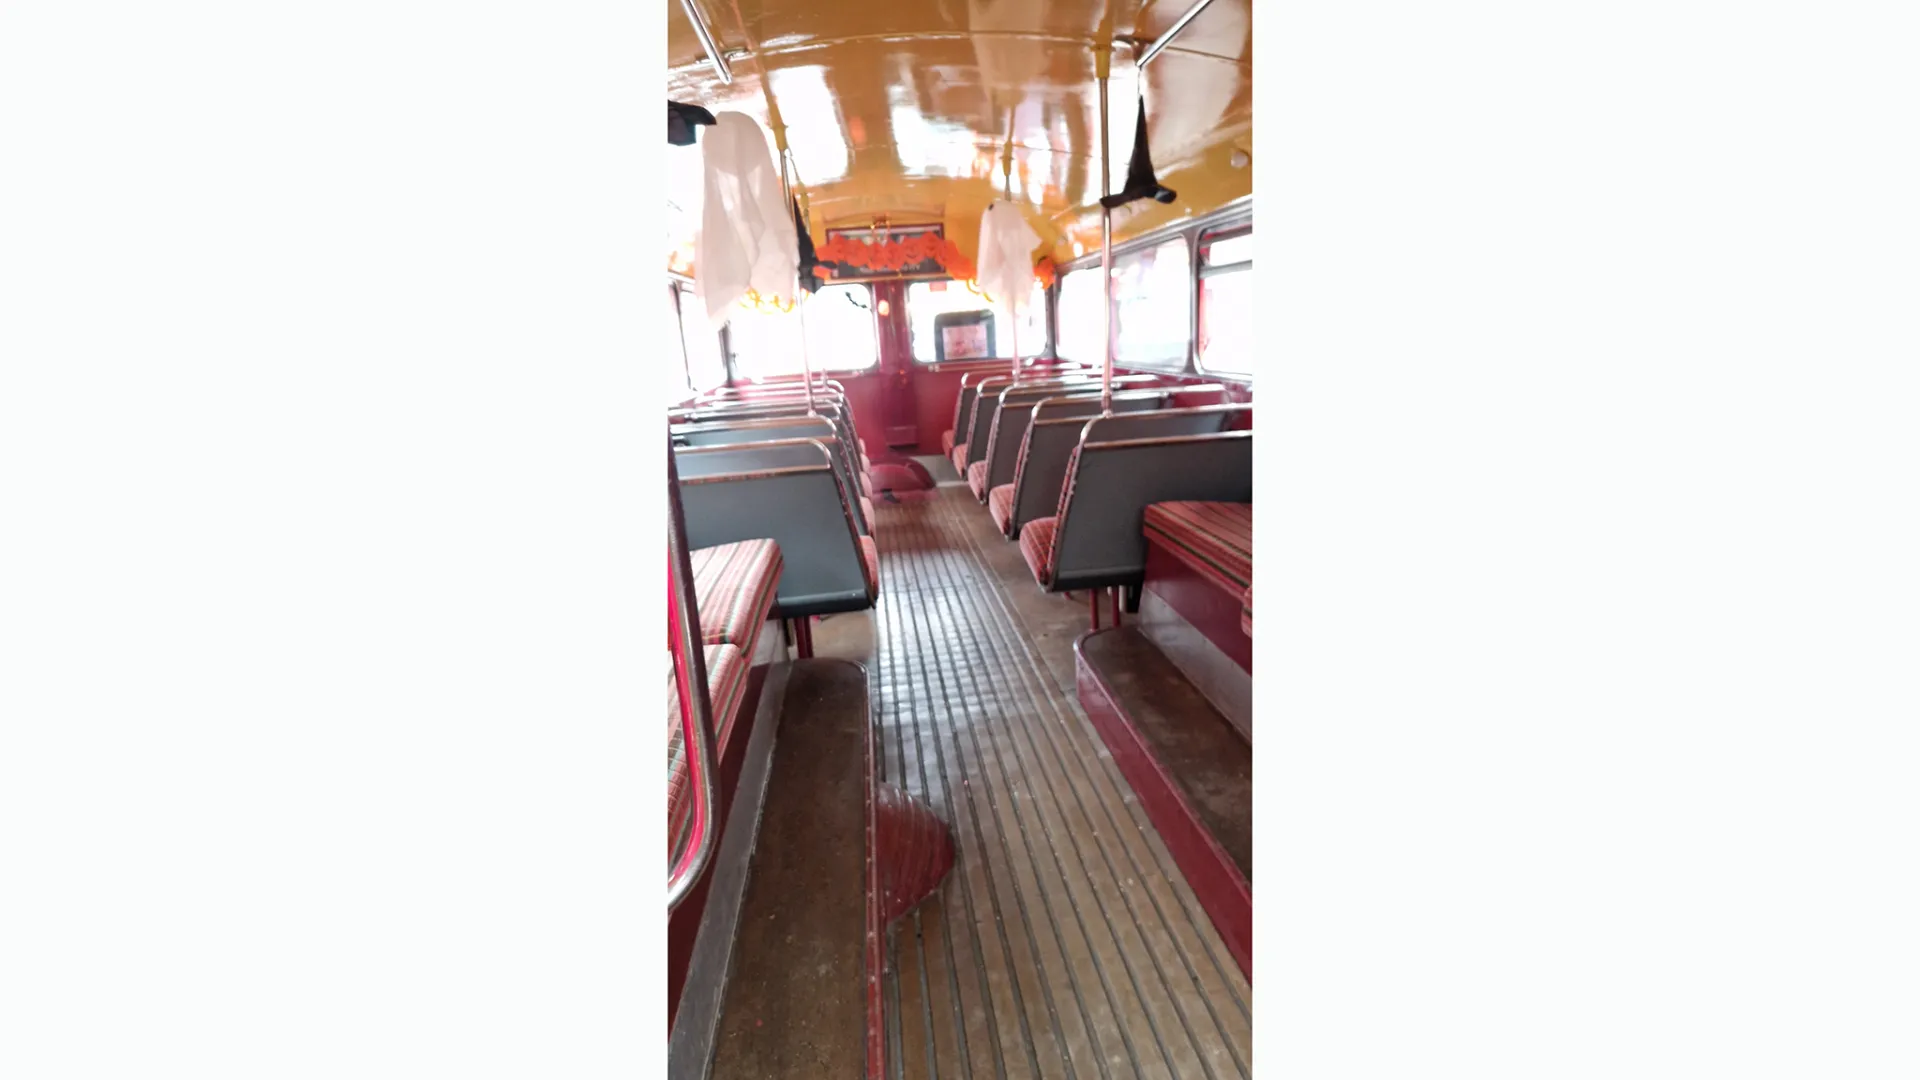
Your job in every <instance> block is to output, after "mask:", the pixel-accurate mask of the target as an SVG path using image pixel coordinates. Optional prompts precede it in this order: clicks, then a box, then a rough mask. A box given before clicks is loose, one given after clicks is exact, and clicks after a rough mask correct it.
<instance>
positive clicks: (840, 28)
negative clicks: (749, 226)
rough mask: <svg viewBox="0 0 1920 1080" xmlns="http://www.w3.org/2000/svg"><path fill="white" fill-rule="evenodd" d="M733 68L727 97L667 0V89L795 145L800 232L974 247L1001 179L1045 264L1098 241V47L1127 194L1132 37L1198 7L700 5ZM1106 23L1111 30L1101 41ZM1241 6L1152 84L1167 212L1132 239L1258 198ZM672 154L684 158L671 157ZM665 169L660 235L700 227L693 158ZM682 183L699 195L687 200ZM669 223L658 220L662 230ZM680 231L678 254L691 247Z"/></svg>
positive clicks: (923, 1)
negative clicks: (895, 230)
mask: <svg viewBox="0 0 1920 1080" xmlns="http://www.w3.org/2000/svg"><path fill="white" fill-rule="evenodd" d="M696 3H697V4H698V6H699V7H700V8H701V10H702V11H703V12H704V13H705V15H706V16H707V20H708V25H709V27H710V29H711V30H712V32H713V35H714V37H715V38H716V39H717V41H718V42H719V44H720V46H721V48H722V49H724V50H726V51H727V53H728V59H729V63H730V65H731V67H732V70H733V73H734V82H733V84H732V85H731V86H726V85H722V84H721V83H720V82H719V80H718V78H717V76H716V75H715V74H714V72H713V70H712V67H711V66H710V65H709V64H708V62H707V60H706V56H705V53H704V52H703V51H702V50H701V48H700V44H699V41H698V39H697V38H696V36H695V34H694V32H693V30H692V27H691V25H690V24H689V23H688V21H687V18H686V15H685V13H684V12H683V11H682V10H681V7H680V3H679V0H667V3H666V13H665V14H666V18H667V27H668V65H669V67H668V72H667V94H668V97H669V98H671V99H673V100H676V101H687V102H695V103H698V104H701V105H704V106H705V107H707V108H709V109H713V110H716V111H718V110H722V109H734V110H738V111H740V112H744V113H746V114H748V115H750V116H752V117H754V118H755V119H756V120H758V121H759V122H760V123H762V124H763V125H767V126H769V127H771V124H770V116H771V115H772V114H771V113H770V110H769V108H768V102H767V96H768V91H769V90H771V94H772V97H773V98H774V107H775V110H777V115H778V116H779V117H780V118H781V119H782V120H784V122H785V124H786V125H787V141H788V146H789V147H790V150H791V160H792V165H793V168H794V171H795V173H796V179H797V181H798V183H799V186H800V189H801V190H802V191H803V192H804V194H805V198H806V203H807V207H808V212H809V218H810V224H811V225H812V227H813V229H814V230H815V234H816V236H818V235H819V234H820V232H821V230H822V229H824V228H825V227H826V226H828V225H839V224H850V223H856V222H858V223H866V222H869V221H871V220H872V219H873V218H875V217H878V216H882V215H885V216H888V217H890V218H892V219H893V220H895V221H907V220H937V221H943V222H945V223H946V226H947V235H948V236H949V237H950V238H952V239H953V240H954V241H955V242H956V243H958V244H959V245H960V246H961V248H962V249H963V250H968V251H971V249H972V245H973V243H974V240H975V235H974V234H975V233H976V232H977V230H978V227H979V218H980V214H981V212H982V211H984V210H985V208H986V206H987V204H988V203H989V202H990V201H992V200H993V199H994V198H996V197H998V196H999V195H1000V193H1001V191H1002V189H1003V186H1004V185H1008V184H1009V181H1008V180H1007V179H1004V178H1003V175H1002V155H1003V153H1004V152H1005V148H1006V145H1007V143H1008V141H1009V139H1011V141H1012V143H1013V169H1012V177H1011V180H1010V186H1011V188H1012V190H1013V192H1014V196H1015V197H1016V198H1017V199H1020V200H1022V201H1024V202H1026V203H1028V204H1029V205H1031V206H1034V207H1036V208H1037V210H1038V212H1037V213H1036V214H1032V215H1029V216H1030V218H1031V219H1033V220H1034V222H1035V225H1036V227H1039V228H1040V229H1041V231H1042V234H1043V238H1044V239H1045V240H1046V241H1048V242H1049V243H1051V244H1053V245H1054V255H1055V258H1056V259H1060V260H1065V259H1069V258H1072V257H1073V251H1074V245H1075V244H1076V243H1077V244H1079V245H1081V246H1082V247H1083V248H1085V249H1088V250H1092V249H1097V248H1098V246H1099V237H1100V217H1099V210H1098V207H1097V205H1096V201H1097V200H1098V198H1099V196H1100V168H1099V135H1098V131H1099V105H1098V90H1097V82H1096V80H1095V77H1094V71H1095V67H1094V46H1095V43H1096V42H1101V41H1105V40H1107V35H1108V33H1109V32H1111V33H1113V34H1117V35H1119V36H1120V37H1121V38H1122V39H1123V40H1122V42H1121V44H1119V45H1118V46H1117V47H1116V48H1115V52H1114V63H1113V73H1112V79H1111V81H1110V84H1109V100H1110V104H1111V109H1110V116H1109V122H1110V123H1109V132H1110V139H1111V147H1110V157H1109V164H1110V168H1111V170H1112V183H1113V186H1114V187H1115V188H1117V187H1119V186H1120V184H1121V182H1122V179H1123V177H1124V176H1125V174H1126V165H1127V159H1128V156H1129V155H1130V153H1131V151H1132V145H1133V130H1134V114H1135V109H1136V108H1137V107H1138V106H1137V94H1138V92H1139V89H1138V75H1137V69H1136V68H1135V67H1134V65H1133V63H1132V57H1133V55H1134V54H1133V52H1132V46H1130V45H1129V44H1128V43H1127V42H1126V40H1125V39H1127V38H1129V37H1131V38H1135V39H1138V40H1141V41H1145V40H1151V39H1152V38H1153V37H1154V36H1156V35H1158V34H1159V33H1160V32H1161V31H1162V30H1164V29H1166V28H1167V27H1168V26H1170V25H1171V24H1172V23H1173V22H1174V21H1175V20H1176V19H1178V18H1179V17H1180V15H1181V14H1182V13H1184V12H1185V11H1186V9H1187V8H1188V6H1189V5H1190V3H1191V0H1146V2H1144V3H1143V2H1141V0H1113V3H1112V4H1111V6H1110V5H1109V4H1107V3H1104V2H1102V3H1095V2H1092V0H1072V2H1046V3H1036V2H1035V0H965V2H959V0H886V2H881V3H870V4H869V3H860V4H856V3H846V2H843V0H696ZM1108 28H1110V30H1109V29H1108ZM1252 76H1253V42H1252V12H1251V0H1214V3H1213V4H1211V5H1210V6H1209V7H1208V8H1207V10H1206V11H1204V12H1202V13H1201V14H1200V15H1199V16H1198V17H1197V18H1195V19H1194V20H1193V21H1192V22H1191V23H1189V24H1188V25H1187V27H1186V29H1185V30H1184V31H1183V32H1182V33H1181V35H1180V37H1179V38H1178V39H1176V41H1175V42H1174V43H1173V45H1172V46H1170V47H1169V48H1167V49H1166V50H1165V51H1163V52H1162V53H1161V54H1160V55H1159V56H1158V57H1156V58H1155V60H1154V62H1153V64H1152V65H1151V66H1149V68H1148V69H1147V72H1146V87H1145V92H1146V99H1147V107H1148V115H1149V131H1150V134H1151V138H1152V145H1153V157H1154V163H1155V165H1156V167H1157V169H1158V171H1159V174H1160V179H1161V181H1162V182H1163V183H1164V184H1166V186H1168V187H1170V188H1173V189H1174V190H1176V191H1177V192H1179V198H1178V199H1177V200H1176V201H1175V202H1174V203H1173V204H1172V205H1161V204H1158V203H1143V204H1135V205H1134V206H1130V207H1127V208H1125V210H1123V211H1122V212H1121V213H1119V214H1116V215H1115V217H1116V225H1115V228H1116V238H1117V239H1122V240H1124V239H1125V238H1126V237H1127V236H1131V235H1137V234H1139V233H1140V232H1144V231H1146V230H1149V229H1153V228H1156V227H1158V226H1160V225H1163V224H1167V223H1169V222H1172V221H1176V220H1179V219H1180V218H1182V217H1185V216H1193V215H1199V214H1203V213H1206V212H1207V211H1209V210H1212V209H1214V208H1216V207H1218V206H1221V205H1223V204H1225V203H1228V202H1231V201H1233V200H1235V199H1238V198H1241V197H1244V196H1246V195H1249V194H1251V193H1252V185H1253V177H1252V169H1250V168H1242V169H1236V168H1233V167H1232V166H1231V165H1230V163H1229V159H1230V158H1231V156H1232V155H1233V153H1234V151H1235V150H1236V149H1243V150H1250V149H1251V146H1252V131H1253V123H1252V121H1253V98H1252ZM669 153H670V155H679V154H691V153H692V151H691V149H690V148H669ZM691 160H692V161H693V165H692V167H691V168H690V169H689V168H687V167H686V166H684V165H676V166H675V167H674V168H673V169H671V170H670V174H669V190H670V192H671V196H670V197H671V200H672V201H673V202H674V203H676V204H678V206H679V207H680V214H679V218H678V222H677V224H670V225H669V231H670V232H673V231H675V230H676V229H677V230H688V229H690V227H691V226H692V225H693V224H695V223H697V222H698V220H699V211H698V206H699V194H698V188H699V186H700V185H699V173H698V161H697V157H695V158H691ZM689 187H691V189H692V190H691V191H689V190H688V188H689ZM672 216H673V215H672V214H671V212H670V218H671V217H672ZM690 240H691V233H690V231H689V232H686V233H685V235H683V236H681V237H679V238H678V240H677V241H676V242H675V243H674V245H672V246H679V244H681V243H686V244H690Z"/></svg>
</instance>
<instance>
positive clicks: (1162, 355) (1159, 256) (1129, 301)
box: [1113, 236, 1193, 371]
mask: <svg viewBox="0 0 1920 1080" xmlns="http://www.w3.org/2000/svg"><path fill="white" fill-rule="evenodd" d="M1192 304H1193V262H1192V260H1191V259H1190V258H1189V257H1188V253H1187V238H1186V237H1184V236H1175V237H1170V238H1169V239H1167V240H1166V241H1164V242H1163V243H1161V244H1159V245H1157V246H1155V247H1151V248H1148V249H1147V250H1145V251H1138V252H1134V253H1133V254H1131V255H1128V256H1127V257H1126V258H1124V259H1115V260H1114V267H1113V308H1114V311H1113V318H1114V322H1115V323H1116V324H1117V325H1118V327H1119V329H1118V331H1117V336H1118V337H1119V339H1120V340H1119V343H1118V355H1117V356H1115V357H1114V363H1116V364H1119V365H1121V366H1124V367H1147V368H1164V369H1170V370H1174V371H1185V370H1186V367H1187V347H1188V345H1189V343H1190V342H1191V340H1192V337H1193V311H1192Z"/></svg>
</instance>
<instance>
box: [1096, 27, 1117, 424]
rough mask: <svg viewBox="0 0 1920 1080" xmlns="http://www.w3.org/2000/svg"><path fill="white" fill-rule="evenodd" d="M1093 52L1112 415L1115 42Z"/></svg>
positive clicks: (1106, 389) (1107, 397) (1104, 354)
mask: <svg viewBox="0 0 1920 1080" xmlns="http://www.w3.org/2000/svg"><path fill="white" fill-rule="evenodd" d="M1096 48H1097V49H1098V51H1097V52H1096V53H1095V54H1094V68H1095V73H1096V74H1098V75H1099V76H1100V198H1101V200H1102V201H1101V203H1100V295H1101V297H1102V299H1104V300H1105V301H1106V309H1107V342H1106V348H1104V349H1102V350H1101V355H1100V414H1101V415H1102V416H1112V415H1113V353H1114V349H1115V342H1114V325H1113V211H1112V210H1110V209H1108V208H1107V204H1106V202H1105V199H1106V197H1107V196H1109V195H1111V194H1113V176H1112V165H1111V163H1110V159H1111V158H1112V157H1113V152H1112V149H1111V147H1110V146H1109V145H1108V144H1109V143H1110V142H1111V136H1112V133H1111V130H1110V129H1111V128H1112V127H1113V124H1112V122H1111V121H1110V120H1109V119H1108V116H1107V78H1108V76H1109V75H1110V74H1111V73H1112V69H1113V45H1112V44H1107V45H1102V46H1096Z"/></svg>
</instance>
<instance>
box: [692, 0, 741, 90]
mask: <svg viewBox="0 0 1920 1080" xmlns="http://www.w3.org/2000/svg"><path fill="white" fill-rule="evenodd" d="M680 10H682V11H684V12H686V13H687V21H688V22H690V23H692V24H693V32H694V35H695V36H696V37H698V38H699V39H700V47H701V48H703V49H705V50H707V59H709V60H711V61H713V70H714V72H715V73H716V74H718V75H719V76H720V82H721V83H722V84H724V85H727V86H732V85H733V69H732V68H730V67H728V66H727V58H726V57H725V56H724V55H722V54H721V52H720V46H719V45H718V44H716V43H715V42H714V40H713V31H711V30H709V29H707V20H706V17H705V16H703V15H701V14H700V9H699V8H697V7H695V6H694V4H693V0H680Z"/></svg>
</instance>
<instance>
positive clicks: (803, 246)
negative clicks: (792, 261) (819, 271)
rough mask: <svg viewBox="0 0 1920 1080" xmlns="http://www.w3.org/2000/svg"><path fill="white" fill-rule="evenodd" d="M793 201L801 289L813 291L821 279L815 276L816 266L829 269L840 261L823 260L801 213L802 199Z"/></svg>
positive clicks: (836, 266) (833, 267)
mask: <svg viewBox="0 0 1920 1080" xmlns="http://www.w3.org/2000/svg"><path fill="white" fill-rule="evenodd" d="M792 202H793V231H794V233H795V235H797V236H798V237H799V239H800V290H801V291H802V292H808V293H811V292H813V291H814V290H815V289H818V288H819V287H820V279H819V278H818V277H815V276H814V273H813V269H814V267H816V266H820V267H825V268H827V269H828V270H834V269H838V268H839V265H840V264H839V263H831V262H821V261H820V258H819V256H818V255H817V254H816V253H815V251H814V247H813V234H812V233H811V232H808V231H807V219H806V217H805V216H803V215H802V214H801V213H800V200H799V199H794V200H792Z"/></svg>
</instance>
